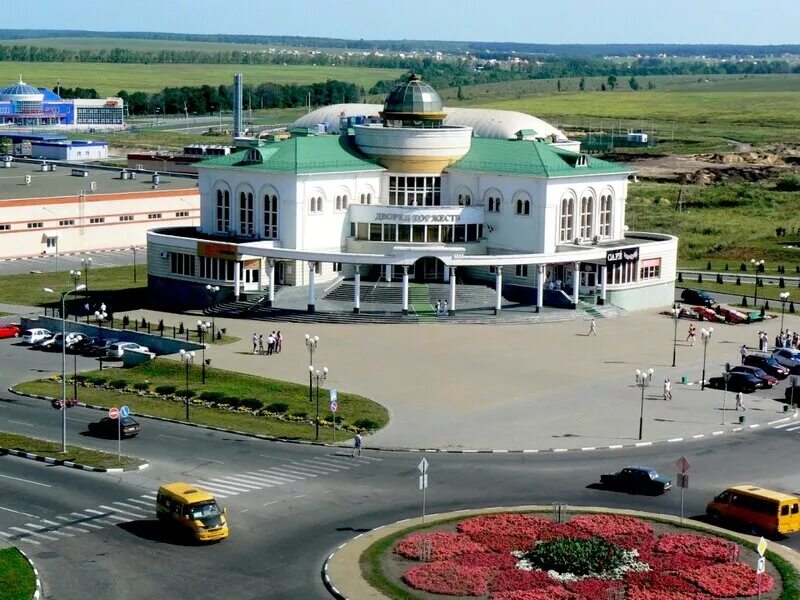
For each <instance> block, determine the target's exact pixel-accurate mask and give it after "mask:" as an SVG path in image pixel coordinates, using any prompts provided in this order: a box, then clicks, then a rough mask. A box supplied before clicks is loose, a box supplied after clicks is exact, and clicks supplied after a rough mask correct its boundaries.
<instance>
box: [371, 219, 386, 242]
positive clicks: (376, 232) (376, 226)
mask: <svg viewBox="0 0 800 600" xmlns="http://www.w3.org/2000/svg"><path fill="white" fill-rule="evenodd" d="M369 241H371V242H381V241H383V232H382V231H381V224H380V223H370V224H369Z"/></svg>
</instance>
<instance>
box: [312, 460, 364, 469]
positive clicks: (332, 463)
mask: <svg viewBox="0 0 800 600" xmlns="http://www.w3.org/2000/svg"><path fill="white" fill-rule="evenodd" d="M314 460H315V461H316V462H318V463H321V464H322V466H323V467H324V466H326V465H330V466H331V467H336V468H337V469H352V468H353V467H354V466H355V467H357V466H358V465H357V464H354V463H352V462H351V463H350V464H349V465H345V464H344V463H341V462H337V461H333V460H327V459H324V458H317V459H314Z"/></svg>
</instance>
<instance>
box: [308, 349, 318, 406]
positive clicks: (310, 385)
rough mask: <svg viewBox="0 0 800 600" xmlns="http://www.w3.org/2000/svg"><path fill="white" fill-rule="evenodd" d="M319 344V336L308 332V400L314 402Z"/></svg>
mask: <svg viewBox="0 0 800 600" xmlns="http://www.w3.org/2000/svg"><path fill="white" fill-rule="evenodd" d="M318 344H319V336H318V335H315V336H313V337H312V336H310V335H308V334H306V348H308V401H309V402H313V401H314V400H313V397H312V394H313V389H312V388H313V383H314V381H313V380H314V350H316V349H317V345H318Z"/></svg>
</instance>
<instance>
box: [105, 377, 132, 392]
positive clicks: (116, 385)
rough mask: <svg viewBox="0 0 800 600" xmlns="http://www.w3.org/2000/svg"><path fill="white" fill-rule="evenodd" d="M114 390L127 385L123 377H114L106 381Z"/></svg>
mask: <svg viewBox="0 0 800 600" xmlns="http://www.w3.org/2000/svg"><path fill="white" fill-rule="evenodd" d="M108 385H110V386H111V387H112V388H114V389H115V390H122V389H125V388H126V387H128V382H127V381H125V380H124V379H114V380H112V381H110V382H109V383H108Z"/></svg>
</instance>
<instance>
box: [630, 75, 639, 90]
mask: <svg viewBox="0 0 800 600" xmlns="http://www.w3.org/2000/svg"><path fill="white" fill-rule="evenodd" d="M628 85H629V86H631V89H632V90H633V91H634V92H635V91H637V90H638V89H639V82H638V81H636V77H633V76H632V77H631V78H630V79H629V80H628Z"/></svg>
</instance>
